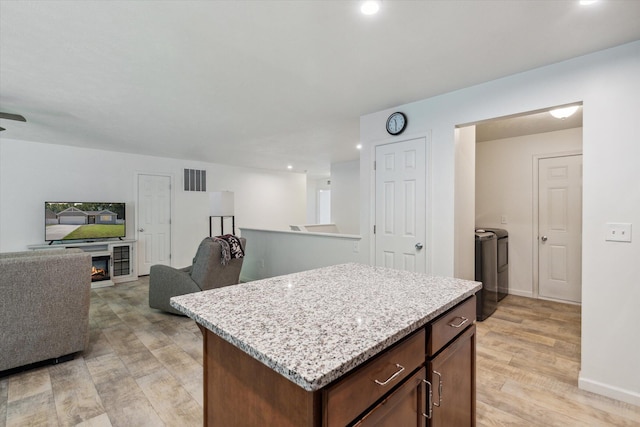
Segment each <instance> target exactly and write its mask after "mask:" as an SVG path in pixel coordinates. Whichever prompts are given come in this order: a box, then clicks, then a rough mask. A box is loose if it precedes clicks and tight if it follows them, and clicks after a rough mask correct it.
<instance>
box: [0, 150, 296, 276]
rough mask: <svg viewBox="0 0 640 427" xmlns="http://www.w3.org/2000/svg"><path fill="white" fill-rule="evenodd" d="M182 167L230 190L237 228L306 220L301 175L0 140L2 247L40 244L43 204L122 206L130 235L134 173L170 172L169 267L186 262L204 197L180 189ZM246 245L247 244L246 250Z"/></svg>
mask: <svg viewBox="0 0 640 427" xmlns="http://www.w3.org/2000/svg"><path fill="white" fill-rule="evenodd" d="M184 168H193V169H206V170H207V189H208V190H209V191H214V190H231V191H234V192H235V211H236V227H238V226H252V227H262V228H274V229H288V225H289V224H290V223H291V224H296V223H302V222H304V220H305V205H306V178H305V175H303V174H297V173H290V172H281V173H279V172H270V171H264V170H258V169H248V168H239V167H233V166H225V165H218V164H212V163H203V162H195V161H187V160H178V159H169V158H160V157H152V156H140V155H133V154H125V153H116V152H109V151H101V150H93V149H84V148H75V147H69V146H63V145H53V144H42V143H34V142H26V141H15V140H10V139H4V138H3V139H1V140H0V251H3V252H6V251H19V250H25V249H26V247H27V245H32V244H39V243H43V242H44V201H46V200H59V201H65V200H69V201H73V200H80V201H82V200H96V201H103V200H104V201H124V202H126V203H127V237H128V238H134V237H135V230H136V227H135V224H134V218H135V202H136V201H135V192H136V185H135V176H136V172H147V173H168V174H172V175H173V176H174V189H175V197H174V200H173V223H172V226H173V236H172V237H173V241H172V249H173V252H172V264H173V265H174V266H178V267H180V266H185V265H188V264H190V263H191V260H192V258H193V255H194V253H195V250H196V248H197V245H198V243H199V242H200V240H202V238H203V237H206V236H208V235H209V224H208V222H207V219H208V215H209V213H208V212H209V200H208V194H207V193H204V192H197V193H196V192H184V191H183V190H182V188H183V183H182V173H183V169H184ZM250 245H251V243H250V242H248V243H247V246H248V250H250Z"/></svg>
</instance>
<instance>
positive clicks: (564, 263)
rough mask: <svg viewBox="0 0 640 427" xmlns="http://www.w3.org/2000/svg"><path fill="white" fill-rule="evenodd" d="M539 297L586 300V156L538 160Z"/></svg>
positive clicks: (576, 300) (575, 300)
mask: <svg viewBox="0 0 640 427" xmlns="http://www.w3.org/2000/svg"><path fill="white" fill-rule="evenodd" d="M538 234H539V235H538V281H539V285H538V296H540V297H542V298H551V299H558V300H565V301H571V302H577V303H579V302H580V301H581V299H582V155H574V156H563V157H552V158H542V159H539V160H538Z"/></svg>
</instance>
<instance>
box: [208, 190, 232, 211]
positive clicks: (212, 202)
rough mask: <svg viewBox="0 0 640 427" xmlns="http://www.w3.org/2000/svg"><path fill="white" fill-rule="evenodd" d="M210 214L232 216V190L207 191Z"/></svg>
mask: <svg viewBox="0 0 640 427" xmlns="http://www.w3.org/2000/svg"><path fill="white" fill-rule="evenodd" d="M209 215H210V216H233V215H234V206H233V191H212V192H211V193H209Z"/></svg>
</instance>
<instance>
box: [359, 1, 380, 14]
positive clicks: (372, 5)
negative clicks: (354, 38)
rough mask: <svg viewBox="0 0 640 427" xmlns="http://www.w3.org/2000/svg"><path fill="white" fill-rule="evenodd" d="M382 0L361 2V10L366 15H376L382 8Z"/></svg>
mask: <svg viewBox="0 0 640 427" xmlns="http://www.w3.org/2000/svg"><path fill="white" fill-rule="evenodd" d="M380 3H382V2H381V1H380V0H366V1H363V2H362V3H361V4H360V12H362V13H363V14H364V15H375V14H376V13H378V11H379V10H380Z"/></svg>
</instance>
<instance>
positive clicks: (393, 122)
mask: <svg viewBox="0 0 640 427" xmlns="http://www.w3.org/2000/svg"><path fill="white" fill-rule="evenodd" d="M406 126H407V117H406V116H405V115H404V114H403V113H401V112H396V113H393V114H392V115H390V116H389V118H388V119H387V132H389V133H390V134H391V135H399V134H401V133H402V131H403V130H404V129H405V128H406Z"/></svg>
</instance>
